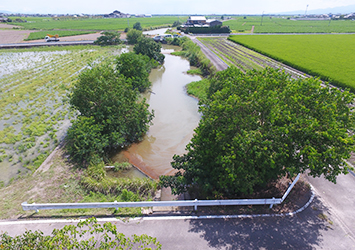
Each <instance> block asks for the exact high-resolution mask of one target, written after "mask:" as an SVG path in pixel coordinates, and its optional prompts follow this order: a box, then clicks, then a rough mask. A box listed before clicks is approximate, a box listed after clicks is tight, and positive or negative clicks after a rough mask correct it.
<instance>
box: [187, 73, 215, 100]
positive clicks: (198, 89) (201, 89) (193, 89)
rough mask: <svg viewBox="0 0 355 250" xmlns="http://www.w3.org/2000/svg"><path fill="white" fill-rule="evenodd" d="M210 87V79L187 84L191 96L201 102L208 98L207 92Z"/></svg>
mask: <svg viewBox="0 0 355 250" xmlns="http://www.w3.org/2000/svg"><path fill="white" fill-rule="evenodd" d="M209 87H210V81H209V79H207V78H205V79H202V80H201V81H196V82H191V83H189V84H187V86H186V89H187V93H188V94H189V95H192V96H195V97H196V98H197V99H199V100H205V99H206V98H207V91H208V88H209Z"/></svg>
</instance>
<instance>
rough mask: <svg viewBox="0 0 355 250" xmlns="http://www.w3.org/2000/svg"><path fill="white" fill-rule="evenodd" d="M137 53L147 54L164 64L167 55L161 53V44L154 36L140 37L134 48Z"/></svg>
mask: <svg viewBox="0 0 355 250" xmlns="http://www.w3.org/2000/svg"><path fill="white" fill-rule="evenodd" d="M133 50H134V52H135V53H137V54H142V55H146V56H148V57H149V58H151V59H154V60H155V61H157V62H159V63H160V64H162V63H163V62H164V58H165V56H164V55H163V54H162V53H161V44H160V43H156V42H154V40H153V39H152V38H148V37H143V36H142V37H140V38H138V41H137V44H136V45H135V46H134V48H133Z"/></svg>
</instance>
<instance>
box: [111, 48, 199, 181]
mask: <svg viewBox="0 0 355 250" xmlns="http://www.w3.org/2000/svg"><path fill="white" fill-rule="evenodd" d="M164 48H165V49H164V50H163V53H165V62H164V65H163V66H162V67H161V68H159V69H154V70H153V71H152V72H151V74H150V81H151V82H152V88H151V92H149V93H146V94H145V96H144V97H145V98H146V99H147V102H148V103H149V105H150V109H152V110H154V114H155V117H154V119H153V125H151V127H150V129H149V131H148V133H147V135H146V136H145V137H144V140H143V141H142V142H140V143H137V144H133V145H132V146H130V147H129V148H128V149H127V150H126V151H123V152H120V153H119V154H117V155H115V156H114V157H113V160H114V161H122V160H127V159H128V160H129V162H130V163H132V164H133V165H134V166H135V167H137V168H138V169H140V170H141V171H142V172H143V173H145V174H146V175H148V176H150V177H151V178H153V179H157V178H159V176H160V175H169V174H173V173H174V169H173V168H172V167H171V165H170V162H171V161H172V157H173V156H174V154H183V153H184V152H185V147H186V145H187V144H188V143H189V141H190V139H191V138H192V135H193V132H194V129H195V128H196V127H197V125H198V122H199V120H200V118H201V116H200V114H199V112H198V101H197V99H195V98H193V97H190V96H188V95H187V93H186V90H185V85H186V84H188V83H190V82H192V81H198V80H200V79H201V77H200V76H192V75H188V74H186V71H187V70H189V69H190V65H189V62H188V61H187V60H186V59H183V58H181V57H178V56H173V55H170V54H166V53H167V52H169V50H166V49H169V48H170V49H174V48H175V49H177V47H173V46H170V47H169V46H166V45H164Z"/></svg>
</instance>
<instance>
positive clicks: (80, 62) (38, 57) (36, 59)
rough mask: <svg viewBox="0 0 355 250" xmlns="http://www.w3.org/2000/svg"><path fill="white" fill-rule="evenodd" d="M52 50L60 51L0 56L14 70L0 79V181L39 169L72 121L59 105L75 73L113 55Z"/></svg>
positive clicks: (88, 49)
mask: <svg viewBox="0 0 355 250" xmlns="http://www.w3.org/2000/svg"><path fill="white" fill-rule="evenodd" d="M55 49H57V50H60V51H38V52H32V51H27V52H16V51H12V52H3V53H1V54H0V57H4V58H5V57H6V58H7V59H9V60H10V61H11V62H12V64H13V65H14V68H15V69H12V70H9V71H8V72H7V71H2V75H0V169H1V170H2V172H3V173H4V174H3V175H1V177H0V181H3V182H7V181H8V180H9V179H10V178H11V177H14V176H15V175H17V174H20V172H22V173H24V172H27V171H28V170H34V169H35V168H36V167H38V166H39V165H40V164H41V163H42V161H43V160H44V159H45V158H46V156H47V155H48V154H49V153H50V152H51V151H52V150H53V148H54V147H55V146H56V145H57V143H58V140H59V139H60V138H61V137H62V136H63V135H64V134H65V131H66V128H67V127H68V126H69V125H70V121H69V120H70V118H71V117H74V116H75V115H76V114H75V113H74V111H71V110H69V107H68V104H67V103H66V101H65V100H66V97H67V95H68V93H69V90H70V88H71V86H72V83H73V82H75V80H76V78H77V75H78V73H79V72H80V71H81V70H83V69H84V68H86V67H87V66H88V64H93V63H95V62H99V61H102V60H103V59H107V58H109V57H111V56H112V55H113V54H114V53H117V52H116V51H117V48H115V49H114V48H100V47H84V46H83V47H81V49H77V48H76V49H70V48H68V47H67V48H55ZM37 50H38V49H37ZM2 63H5V61H3V60H1V61H0V69H1V67H2ZM16 65H21V67H18V68H16ZM0 72H1V71H0Z"/></svg>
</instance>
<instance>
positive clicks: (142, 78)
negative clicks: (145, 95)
mask: <svg viewBox="0 0 355 250" xmlns="http://www.w3.org/2000/svg"><path fill="white" fill-rule="evenodd" d="M116 65H117V67H116V69H117V70H118V71H119V73H121V74H122V75H124V76H125V77H126V78H127V79H131V81H132V87H133V88H135V89H138V90H139V92H144V91H145V90H147V89H148V88H149V87H150V86H151V83H150V81H149V73H150V71H151V63H150V58H149V57H148V56H143V55H137V54H135V53H133V52H130V53H123V54H122V55H121V56H120V57H118V58H117V60H116Z"/></svg>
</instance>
